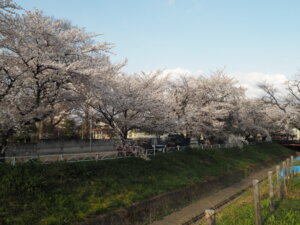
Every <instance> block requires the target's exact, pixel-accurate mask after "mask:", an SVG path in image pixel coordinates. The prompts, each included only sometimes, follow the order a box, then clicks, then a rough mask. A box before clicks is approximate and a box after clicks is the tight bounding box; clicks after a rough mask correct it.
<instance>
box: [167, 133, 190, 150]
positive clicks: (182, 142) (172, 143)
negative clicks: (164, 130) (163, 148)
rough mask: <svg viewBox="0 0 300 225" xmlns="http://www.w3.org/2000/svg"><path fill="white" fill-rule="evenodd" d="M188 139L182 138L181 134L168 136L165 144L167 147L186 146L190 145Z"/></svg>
mask: <svg viewBox="0 0 300 225" xmlns="http://www.w3.org/2000/svg"><path fill="white" fill-rule="evenodd" d="M190 140H191V139H190V138H186V137H184V135H183V134H169V135H168V137H166V138H165V144H166V145H167V147H176V146H178V145H179V146H188V145H190Z"/></svg>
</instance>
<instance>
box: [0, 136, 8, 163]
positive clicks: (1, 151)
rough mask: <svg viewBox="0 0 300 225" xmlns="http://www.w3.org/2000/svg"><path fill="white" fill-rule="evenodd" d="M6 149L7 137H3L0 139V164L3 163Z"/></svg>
mask: <svg viewBox="0 0 300 225" xmlns="http://www.w3.org/2000/svg"><path fill="white" fill-rule="evenodd" d="M6 149H7V137H6V136H3V137H1V139H0V162H4V161H5V155H6V154H5V153H6Z"/></svg>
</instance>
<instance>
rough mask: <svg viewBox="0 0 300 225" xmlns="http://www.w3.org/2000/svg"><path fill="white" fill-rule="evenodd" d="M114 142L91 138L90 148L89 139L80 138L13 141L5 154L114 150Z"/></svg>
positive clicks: (49, 153)
mask: <svg viewBox="0 0 300 225" xmlns="http://www.w3.org/2000/svg"><path fill="white" fill-rule="evenodd" d="M115 143H116V140H93V141H92V145H91V148H90V142H89V141H82V140H70V141H41V142H38V143H15V144H10V145H9V146H8V150H7V152H6V154H7V156H21V155H23V156H24V155H51V154H62V153H63V154H68V153H84V152H103V151H115V148H114V145H115Z"/></svg>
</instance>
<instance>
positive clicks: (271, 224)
mask: <svg viewBox="0 0 300 225" xmlns="http://www.w3.org/2000/svg"><path fill="white" fill-rule="evenodd" d="M260 188H261V193H262V194H261V195H262V199H261V207H262V218H263V224H264V225H298V224H299V221H300V214H299V208H300V178H299V177H295V178H294V179H293V181H292V184H291V189H290V190H289V192H288V194H287V195H285V196H284V198H283V199H276V202H275V204H276V207H275V211H273V212H272V213H270V212H269V204H270V203H269V199H268V198H267V197H265V198H264V196H268V188H269V187H268V185H267V182H264V183H262V184H261V187H260ZM254 215H255V214H254V207H253V192H252V190H249V191H247V192H246V193H245V194H244V195H243V196H242V197H241V198H239V199H238V200H237V201H236V202H234V203H233V204H231V205H230V206H228V207H226V208H225V209H223V210H221V211H220V212H218V213H217V224H218V225H232V224H239V225H248V224H255V216H254ZM203 224H205V222H203V223H200V224H199V223H198V224H197V225H203Z"/></svg>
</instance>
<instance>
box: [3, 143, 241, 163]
mask: <svg viewBox="0 0 300 225" xmlns="http://www.w3.org/2000/svg"><path fill="white" fill-rule="evenodd" d="M186 147H188V146H179V145H177V146H173V147H167V146H165V147H163V148H161V147H160V148H157V147H155V146H153V148H152V149H143V148H141V147H139V148H133V149H129V151H128V149H127V150H126V151H125V150H124V151H117V150H115V151H101V152H84V153H61V154H46V155H25V156H9V157H0V163H10V164H12V165H15V164H16V163H26V162H30V161H36V162H40V163H42V164H47V163H52V162H57V161H62V162H68V163H73V162H86V161H98V160H109V159H119V158H128V157H141V158H144V159H149V158H148V157H149V156H155V155H156V154H161V153H170V152H174V151H181V150H183V149H184V148H186ZM189 147H198V148H200V149H203V150H209V149H217V148H233V147H237V145H234V144H223V145H221V144H216V145H203V144H200V145H192V146H189Z"/></svg>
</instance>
